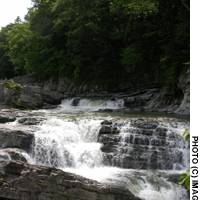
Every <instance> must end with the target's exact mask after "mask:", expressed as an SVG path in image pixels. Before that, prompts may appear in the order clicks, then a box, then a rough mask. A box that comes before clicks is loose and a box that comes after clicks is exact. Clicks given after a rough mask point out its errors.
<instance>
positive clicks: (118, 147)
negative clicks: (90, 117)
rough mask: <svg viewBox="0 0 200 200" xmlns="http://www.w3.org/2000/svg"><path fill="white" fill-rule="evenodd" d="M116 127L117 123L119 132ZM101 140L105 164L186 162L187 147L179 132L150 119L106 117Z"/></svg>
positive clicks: (147, 166) (148, 165) (160, 166)
mask: <svg viewBox="0 0 200 200" xmlns="http://www.w3.org/2000/svg"><path fill="white" fill-rule="evenodd" d="M105 124H106V125H105ZM105 127H106V128H105ZM113 127H118V129H117V130H118V133H117V134H116V132H113ZM102 130H103V131H102ZM98 142H100V143H102V144H103V146H102V148H101V150H102V152H103V153H104V163H105V164H106V165H109V166H110V165H111V166H117V167H122V168H132V169H168V170H169V169H174V168H176V169H180V166H184V164H185V163H184V160H183V149H187V148H188V146H187V144H185V142H184V140H183V138H182V137H181V136H180V135H179V134H177V133H175V132H168V129H167V128H166V127H163V126H162V124H160V123H159V122H158V121H154V120H151V119H135V120H130V122H127V123H126V124H123V123H121V122H114V123H110V122H106V121H105V122H103V123H102V128H101V129H100V131H99V137H98Z"/></svg>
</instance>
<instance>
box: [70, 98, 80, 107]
mask: <svg viewBox="0 0 200 200" xmlns="http://www.w3.org/2000/svg"><path fill="white" fill-rule="evenodd" d="M79 102H80V98H74V99H73V100H72V102H71V105H72V106H78V104H79Z"/></svg>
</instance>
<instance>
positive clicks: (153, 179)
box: [32, 99, 188, 200]
mask: <svg viewBox="0 0 200 200" xmlns="http://www.w3.org/2000/svg"><path fill="white" fill-rule="evenodd" d="M72 101H73V100H72V99H70V100H64V101H63V103H62V104H61V106H59V108H58V109H56V110H54V111H53V114H52V113H51V111H48V112H47V113H46V115H47V116H46V117H47V120H46V121H44V122H42V123H41V124H40V125H39V127H38V128H39V130H38V131H36V133H35V144H34V148H33V155H32V156H33V162H34V163H36V164H40V165H47V166H53V167H56V168H60V169H63V170H65V171H68V172H73V173H76V174H79V175H82V176H85V177H87V178H90V179H94V180H97V181H100V182H104V183H109V184H115V185H120V186H123V187H126V188H128V189H129V190H130V191H131V192H133V193H134V194H135V195H137V196H139V197H141V198H142V199H145V200H160V199H163V200H187V199H188V196H187V192H186V191H185V190H184V189H183V188H182V187H181V186H178V185H177V184H174V183H172V182H169V181H167V179H166V178H164V177H162V174H163V173H166V171H165V172H162V171H158V170H156V171H151V170H146V171H145V170H139V169H138V170H133V169H122V168H117V167H109V166H104V164H103V153H102V151H101V145H102V144H100V143H98V142H97V138H98V133H99V129H100V127H101V122H102V121H103V120H105V119H115V117H116V116H113V115H110V116H109V117H104V116H102V115H97V114H95V115H91V113H88V114H85V112H89V111H97V110H99V109H107V108H109V109H119V108H122V107H123V102H122V101H121V100H117V101H103V100H95V101H94V102H93V101H92V100H88V99H83V100H79V101H78V104H77V105H76V106H73V105H72ZM77 112H79V115H76V113H77ZM67 113H70V114H67ZM72 113H75V114H74V115H72ZM80 113H83V114H84V115H81V114H80ZM128 119H129V118H128ZM128 119H123V120H124V122H125V123H124V124H123V126H122V127H121V132H120V135H121V136H122V140H121V142H122V143H123V140H124V139H125V138H126V136H127V135H128V134H129V131H130V128H131V127H130V124H129V122H126V120H128ZM163 125H164V126H165V127H167V128H168V134H170V131H171V130H170V129H173V131H175V132H177V133H179V134H181V132H182V131H183V129H184V128H185V126H182V123H177V127H172V126H171V125H170V123H168V122H166V121H165V120H163ZM177 145H178V148H179V149H183V151H184V152H185V154H184V155H185V156H184V157H185V165H183V166H182V169H183V168H185V169H186V168H187V166H188V158H187V156H186V155H187V154H188V152H187V150H186V149H184V148H183V147H184V144H182V143H181V142H180V143H179V144H177ZM172 173H177V172H175V171H172ZM179 173H180V171H179Z"/></svg>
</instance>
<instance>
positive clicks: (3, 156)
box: [0, 148, 27, 162]
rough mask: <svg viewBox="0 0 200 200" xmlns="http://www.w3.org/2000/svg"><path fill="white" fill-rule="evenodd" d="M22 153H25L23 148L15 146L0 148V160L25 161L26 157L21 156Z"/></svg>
mask: <svg viewBox="0 0 200 200" xmlns="http://www.w3.org/2000/svg"><path fill="white" fill-rule="evenodd" d="M23 153H25V152H24V151H23V150H21V149H16V148H7V149H0V160H14V161H22V162H27V159H26V158H25V157H24V156H23Z"/></svg>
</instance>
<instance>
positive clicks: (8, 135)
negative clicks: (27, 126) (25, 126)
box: [0, 128, 34, 151]
mask: <svg viewBox="0 0 200 200" xmlns="http://www.w3.org/2000/svg"><path fill="white" fill-rule="evenodd" d="M33 138H34V137H33V135H32V134H31V133H28V132H23V131H20V130H12V129H5V128H3V129H0V148H19V149H23V150H27V151H28V150H30V147H31V145H32V142H33Z"/></svg>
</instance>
